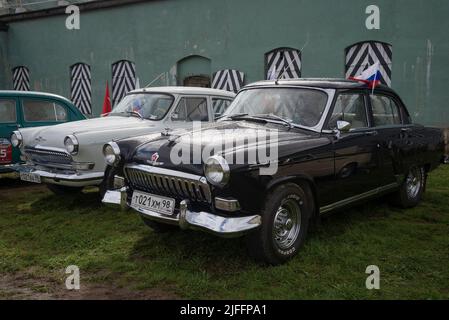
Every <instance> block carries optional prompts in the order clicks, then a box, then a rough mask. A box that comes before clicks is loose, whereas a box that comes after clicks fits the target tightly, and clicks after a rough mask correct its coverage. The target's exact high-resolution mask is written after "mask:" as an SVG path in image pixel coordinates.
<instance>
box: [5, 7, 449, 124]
mask: <svg viewBox="0 0 449 320" xmlns="http://www.w3.org/2000/svg"><path fill="white" fill-rule="evenodd" d="M370 4H376V5H378V6H379V7H380V9H381V29H380V30H367V29H366V27H365V19H366V17H367V15H366V14H365V8H366V7H367V6H368V5H370ZM448 12H449V2H448V1H446V0H432V1H424V0H395V1H392V0H377V1H365V0H341V1H331V0H314V1H312V0H278V1H268V0H252V1H250V0H246V1H237V0H228V1H223V0H166V1H149V2H147V3H141V4H135V5H129V6H126V7H125V6H123V7H118V8H111V9H102V10H96V11H89V12H85V13H82V14H81V29H80V30H67V29H66V28H65V19H66V17H65V16H56V17H48V18H41V19H36V20H27V21H22V22H15V23H11V24H10V29H9V31H8V32H7V37H5V36H1V37H0V54H1V61H0V63H3V59H4V52H3V51H4V48H7V56H8V59H7V60H8V61H7V63H6V65H5V63H3V65H2V67H3V68H4V70H2V72H0V85H1V88H5V89H6V88H10V87H11V83H10V78H9V79H8V77H7V76H6V75H5V70H9V69H10V68H11V67H12V66H16V65H26V66H28V67H29V69H30V71H31V81H32V84H31V86H32V88H33V89H36V90H43V91H50V92H54V93H58V94H62V95H65V96H69V95H70V88H69V66H70V65H72V64H73V63H76V62H86V63H88V64H90V65H91V66H92V85H93V106H94V111H95V113H96V114H98V113H99V112H100V111H101V107H102V105H101V104H102V100H103V95H104V87H105V83H106V80H109V81H111V79H110V78H111V64H112V63H113V62H115V61H117V60H120V59H129V60H132V61H134V62H135V63H136V68H137V74H138V77H139V79H140V84H141V85H144V84H146V83H149V82H151V81H152V80H153V79H154V78H155V77H157V76H158V75H159V74H160V73H163V72H169V71H170V69H171V70H173V66H175V65H176V62H177V61H179V60H180V59H182V58H183V57H186V56H188V55H201V56H204V57H207V58H209V59H211V70H212V72H213V71H216V70H218V69H222V68H236V69H239V70H241V71H243V72H245V74H246V80H247V83H248V82H252V81H256V80H260V79H262V78H263V77H264V53H265V52H267V51H269V50H271V49H273V48H276V47H281V46H288V47H295V48H299V49H301V48H302V47H304V49H303V51H302V60H303V69H302V75H303V77H343V76H344V48H345V47H347V46H348V45H351V44H353V43H355V42H358V41H364V40H380V41H385V42H388V43H391V44H392V45H393V76H392V81H393V84H392V86H393V88H395V89H396V90H397V91H398V92H399V93H400V94H401V96H402V97H403V99H404V100H405V102H406V104H407V105H408V107H409V109H410V111H411V113H412V114H413V116H414V118H415V119H416V121H417V122H421V123H424V124H429V125H436V126H449V112H448V107H449V106H448V105H447V100H448V92H449V81H448V80H449V35H448V30H449V20H448V19H447V13H448Z"/></svg>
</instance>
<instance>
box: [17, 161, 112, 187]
mask: <svg viewBox="0 0 449 320" xmlns="http://www.w3.org/2000/svg"><path fill="white" fill-rule="evenodd" d="M16 171H17V172H18V173H20V172H28V173H35V174H38V175H39V176H40V177H41V182H42V183H50V184H56V185H61V186H68V187H87V186H96V185H99V184H101V182H102V181H103V178H104V172H83V173H61V172H51V171H45V170H42V169H36V168H35V167H32V166H26V165H22V166H18V167H16Z"/></svg>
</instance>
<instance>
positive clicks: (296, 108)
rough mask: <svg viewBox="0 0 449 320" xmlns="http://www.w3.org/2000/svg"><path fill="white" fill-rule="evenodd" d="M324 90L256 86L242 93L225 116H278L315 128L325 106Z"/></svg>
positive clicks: (325, 96) (326, 97)
mask: <svg viewBox="0 0 449 320" xmlns="http://www.w3.org/2000/svg"><path fill="white" fill-rule="evenodd" d="M327 99H328V95H327V94H326V93H325V92H324V91H320V90H316V89H305V88H285V87H284V88H282V87H281V88H272V87H270V88H257V89H248V90H244V91H242V92H240V93H239V94H238V95H237V97H236V98H235V100H234V102H233V103H232V104H231V106H230V107H229V109H228V110H227V111H226V113H225V115H224V117H226V116H227V117H232V116H233V115H247V116H254V117H264V118H269V119H271V120H275V119H276V118H278V119H282V120H285V121H287V122H289V123H292V124H296V125H300V126H305V127H314V126H316V125H317V124H318V123H319V121H320V119H321V117H322V116H323V113H324V111H325V109H326V104H327Z"/></svg>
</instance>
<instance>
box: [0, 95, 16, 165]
mask: <svg viewBox="0 0 449 320" xmlns="http://www.w3.org/2000/svg"><path fill="white" fill-rule="evenodd" d="M17 102H18V101H17V97H1V98H0V165H8V164H12V163H17V162H19V160H20V151H19V150H18V149H17V148H13V147H12V146H11V142H10V137H11V134H12V133H13V131H14V130H17V129H18V128H20V127H21V123H20V110H19V108H18V103H17Z"/></svg>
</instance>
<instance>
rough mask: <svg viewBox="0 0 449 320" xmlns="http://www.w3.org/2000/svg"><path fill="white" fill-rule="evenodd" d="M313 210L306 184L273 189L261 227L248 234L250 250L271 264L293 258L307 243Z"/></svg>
mask: <svg viewBox="0 0 449 320" xmlns="http://www.w3.org/2000/svg"><path fill="white" fill-rule="evenodd" d="M313 209H314V202H313V196H312V194H311V192H310V190H309V188H308V186H307V185H301V186H299V185H296V184H293V183H288V184H285V185H281V186H279V187H277V188H275V189H274V190H272V191H271V192H270V193H269V194H268V196H267V197H266V200H265V204H264V208H263V209H262V225H261V227H260V228H259V229H257V230H256V231H254V232H253V233H251V234H249V235H248V236H247V246H248V253H249V254H250V255H251V256H252V257H253V258H255V259H256V260H258V261H261V262H265V263H269V264H272V265H277V264H281V263H284V262H286V261H288V260H289V259H291V258H292V257H293V256H295V255H296V253H297V252H298V251H299V249H300V248H301V246H302V245H303V244H304V241H305V239H306V236H307V230H308V227H309V221H310V217H311V215H312V213H313Z"/></svg>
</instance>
